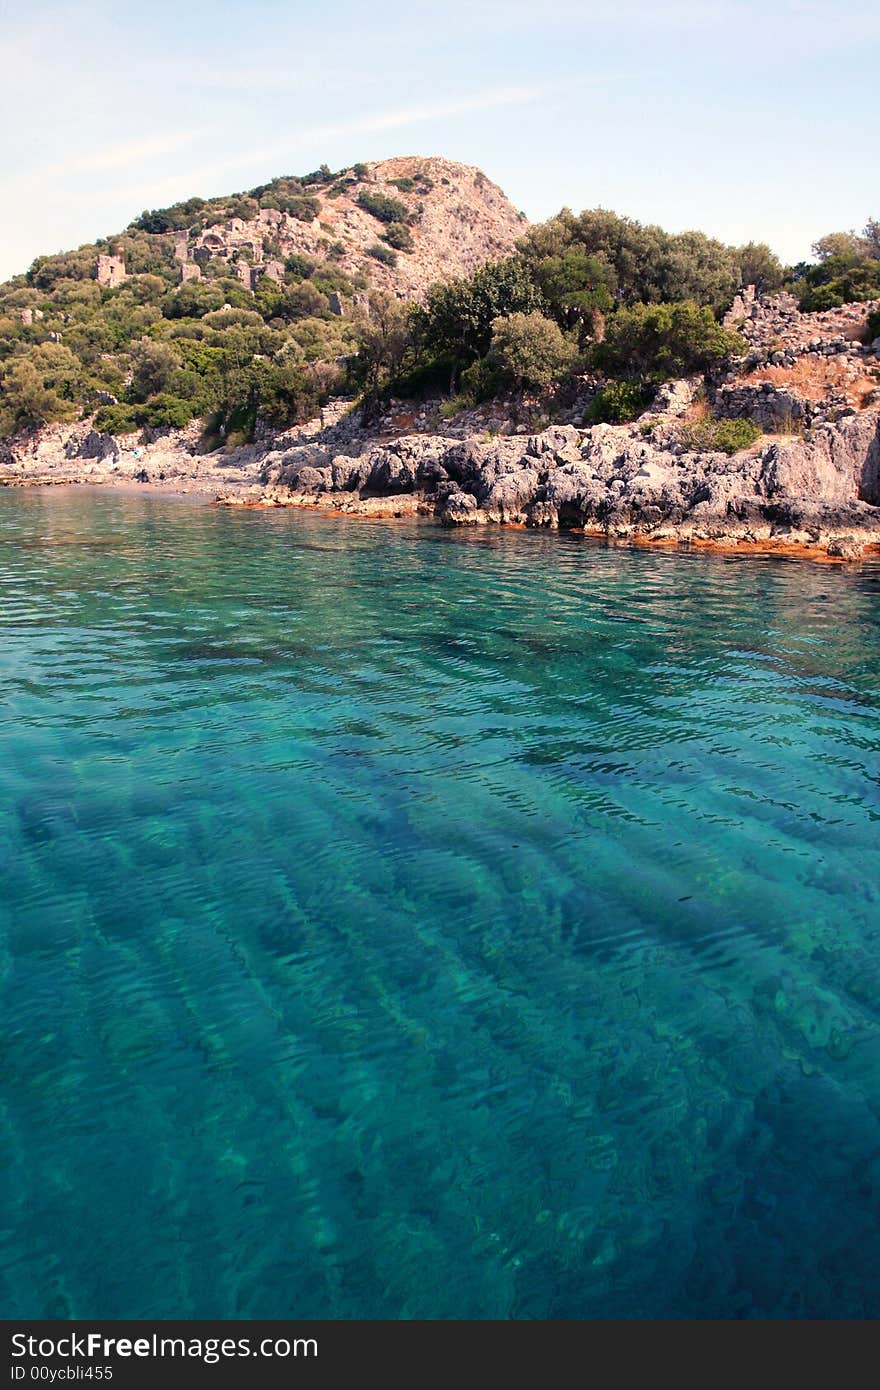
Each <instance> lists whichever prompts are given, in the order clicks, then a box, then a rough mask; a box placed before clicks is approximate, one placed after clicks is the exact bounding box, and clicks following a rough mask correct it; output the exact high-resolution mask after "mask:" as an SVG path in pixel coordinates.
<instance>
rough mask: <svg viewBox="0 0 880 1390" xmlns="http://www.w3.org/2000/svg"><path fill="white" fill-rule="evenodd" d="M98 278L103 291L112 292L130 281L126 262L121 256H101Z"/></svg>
mask: <svg viewBox="0 0 880 1390" xmlns="http://www.w3.org/2000/svg"><path fill="white" fill-rule="evenodd" d="M97 278H98V284H99V285H100V286H101V287H102V289H108V290H112V289H115V288H116V286H117V285H123V284H125V281H126V280H127V279H128V275H127V274H126V271H125V261H124V260H123V259H122V257H121V256H99V257H98V276H97Z"/></svg>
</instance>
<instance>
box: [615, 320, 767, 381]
mask: <svg viewBox="0 0 880 1390" xmlns="http://www.w3.org/2000/svg"><path fill="white" fill-rule="evenodd" d="M745 347H746V345H745V343H744V341H743V339H742V338H741V337H740V336H739V334H738V333H731V332H730V331H729V330H727V329H725V328H722V326H721V324H720V323H719V322H718V321H717V319H716V318H715V315H714V314H713V313H712V310H711V309H710V308H708V307H707V306H705V305H703V306H701V305H699V304H694V303H683V304H634V305H632V307H631V308H622V309H618V311H617V313H616V314H615V315H614V317H613V318H612V319H611V320H610V321H609V324H608V333H607V335H606V338H605V341H604V343H603V344H602V345H601V347H600V348H598V349H597V350H596V356H597V360H598V361H599V363H600V365H601V366H603V367H605V368H606V369H608V370H610V371H612V372H617V373H620V374H622V375H624V376H641V375H648V376H652V377H654V378H655V379H659V380H665V379H669V378H671V377H677V376H685V375H687V374H688V373H690V372H698V371H708V370H709V369H710V368H713V367H719V366H721V365H722V364H723V363H724V362H726V361H728V360H729V359H730V358H731V357H735V356H738V355H739V354H740V353H742V352H744V351H745Z"/></svg>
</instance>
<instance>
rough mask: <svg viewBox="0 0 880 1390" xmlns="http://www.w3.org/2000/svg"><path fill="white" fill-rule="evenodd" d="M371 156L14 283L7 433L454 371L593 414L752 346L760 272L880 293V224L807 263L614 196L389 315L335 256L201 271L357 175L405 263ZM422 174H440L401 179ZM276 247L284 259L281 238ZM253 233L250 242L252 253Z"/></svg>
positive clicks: (259, 404) (453, 375)
mask: <svg viewBox="0 0 880 1390" xmlns="http://www.w3.org/2000/svg"><path fill="white" fill-rule="evenodd" d="M366 173H367V170H366V167H365V166H363V165H355V166H353V167H352V168H351V169H349V170H343V171H341V172H339V173H335V174H334V173H332V172H331V171H330V170H329V168H327V166H326V165H325V166H322V167H321V169H319V170H316V171H315V172H314V173H312V174H307V175H304V176H301V177H298V178H294V177H284V178H278V179H273V180H272V181H271V182H269V183H267V184H263V185H260V186H258V187H256V188H252V189H250V190H249V191H248V192H247V193H239V194H234V195H231V196H229V197H226V198H215V199H209V200H206V199H201V198H191V199H189V200H187V201H186V202H181V203H176V204H174V205H173V206H172V207H168V208H163V209H153V210H150V211H146V212H144V213H142V214H141V216H140V217H138V218H137V219H135V221H134V222H133V223H132V224H131V226H130V227H129V228H128V229H127V230H126V231H125V232H124V233H122V234H121V235H119V236H116V237H113V238H110V239H108V240H104V241H101V242H97V243H95V244H93V245H89V246H83V247H80V248H79V249H78V250H76V251H71V252H67V253H64V254H61V255H56V256H40V257H38V258H37V259H36V260H35V261H34V263H33V265H32V266H31V267H30V269H29V270H28V272H27V274H25V275H22V276H17V277H16V278H15V279H13V280H11V281H9V282H7V284H5V285H3V286H0V433H2V434H6V435H8V434H11V433H14V432H17V431H20V430H26V429H31V428H35V427H38V426H40V425H43V424H46V423H48V422H51V421H70V420H74V419H77V418H80V417H82V416H88V415H94V418H95V424H96V427H97V428H99V429H103V430H108V431H111V432H114V433H124V432H127V431H130V430H135V429H141V428H147V429H161V428H165V427H172V426H176V427H181V426H183V425H186V424H187V423H189V422H190V421H192V420H194V419H199V420H202V421H204V422H205V424H204V439H205V445H206V447H209V446H215V445H219V444H223V443H227V444H229V443H233V444H234V443H239V442H241V441H243V440H245V439H248V438H250V437H251V436H252V434H253V430H254V427H255V425H256V423H257V421H258V419H263V420H265V421H266V422H267V423H269V424H271V425H276V426H279V427H280V426H284V425H286V424H289V423H291V422H294V421H298V420H302V419H305V418H307V417H308V416H310V415H312V414H313V413H314V412H315V411H316V409H317V408H318V406H319V405H320V404H321V403H322V402H323V401H325V400H326V399H327V397H328V396H329V395H330V394H331V393H339V392H345V393H350V394H362V395H363V396H364V397H365V398H366V399H367V401H368V402H369V401H377V400H378V399H379V398H380V397H381V395H382V393H383V392H386V391H388V390H390V389H393V390H395V391H398V392H400V393H410V394H419V393H424V392H425V391H426V390H428V389H432V390H434V391H437V390H438V389H439V390H448V391H449V394H450V395H451V396H455V399H456V401H457V402H459V403H462V402H463V403H467V402H474V401H479V400H484V399H487V398H489V397H492V396H494V395H496V394H498V393H499V392H502V391H508V390H510V391H530V392H538V393H553V392H559V391H562V392H564V391H565V390H566V389H567V383H569V382H574V381H575V380H576V378H577V376H578V375H579V374H584V373H591V374H593V375H594V376H599V377H600V378H602V379H604V386H603V389H602V390H600V391H599V392H598V393H597V394H596V395H595V398H594V401H593V406H592V418H594V419H607V420H625V419H631V418H634V417H635V416H636V415H638V414H639V413H640V411H641V410H642V409H643V407H644V404H645V402H646V401H647V400H648V399H649V398H650V396H651V393H652V391H653V390H654V388H655V387H656V384H657V383H658V382H659V381H660V380H662V379H664V378H668V377H670V376H676V375H681V374H683V373H687V372H695V371H711V370H713V369H716V368H719V367H721V366H723V365H724V364H725V363H726V362H727V361H729V360H730V359H731V358H733V357H736V356H737V355H739V354H740V353H742V352H743V351H744V350H745V344H744V343H743V341H742V339H740V338H739V336H738V335H737V334H732V333H730V332H728V331H726V330H725V329H724V328H723V327H722V326H721V323H720V317H721V315H722V314H723V311H724V310H725V309H726V308H727V306H728V305H729V304H730V302H731V300H732V298H733V295H734V294H735V293H736V291H737V290H738V289H740V288H741V287H742V286H743V285H745V284H752V283H754V284H757V285H758V286H759V287H760V288H762V289H764V290H768V291H772V290H776V289H779V288H780V287H782V286H783V285H786V286H788V287H789V288H792V289H794V291H795V292H796V293H797V294H798V295H799V297H800V300H801V304H802V306H803V307H805V308H825V307H831V306H832V305H836V304H840V303H843V302H845V301H846V300H849V299H856V298H869V297H872V296H874V295H876V296H878V297H880V224H878V223H877V222H876V221H871V222H869V223H868V226H867V227H866V228H865V231H864V232H863V234H862V235H861V236H855V235H854V234H853V233H836V234H832V235H829V236H827V237H824V238H822V240H821V241H820V242H818V243H817V244H816V246H815V248H814V250H815V255H816V260H815V262H814V263H811V264H809V265H802V266H799V267H795V269H794V270H793V271H789V272H786V270H785V269H784V267H783V266H782V265H781V264H780V262H779V261H778V260H777V258H776V257H775V256H774V255H773V254H772V252H771V251H770V250H769V249H768V247H766V246H764V245H762V244H754V243H752V244H749V245H748V246H742V247H731V246H724V245H723V244H722V243H720V242H718V241H715V240H713V239H712V238H709V237H706V236H704V235H702V234H701V233H699V232H686V233H681V234H678V235H672V234H670V233H667V232H664V231H663V230H662V229H661V228H659V227H653V226H645V225H642V224H641V223H639V222H635V221H633V220H632V219H629V218H626V217H618V216H616V215H615V214H614V213H612V212H607V211H605V210H602V209H594V210H592V211H587V212H583V213H581V214H579V215H575V214H574V213H572V212H570V211H568V210H563V211H562V212H561V213H559V215H558V216H556V217H553V218H551V219H550V221H549V222H546V223H544V224H542V225H540V226H535V227H532V228H530V230H529V231H528V232H527V233H526V235H525V236H524V237H523V239H522V241H521V242H520V244H519V246H518V248H517V250H516V252H515V253H514V254H512V255H510V256H508V257H506V258H504V259H502V260H500V261H497V262H493V263H491V264H488V265H485V266H483V267H482V268H480V269H479V270H477V271H476V272H475V273H474V274H473V275H471V276H469V277H458V278H451V279H448V280H445V281H443V282H441V283H438V284H435V285H434V286H433V287H432V288H431V289H430V291H429V292H428V295H427V297H426V302H425V304H424V305H422V306H417V305H413V304H408V303H404V302H402V301H400V300H397V299H394V298H393V297H390V296H387V295H383V294H380V293H378V292H375V291H374V292H372V293H371V295H370V306H369V313H359V314H358V315H357V316H355V317H346V318H343V317H340V316H339V315H338V314H334V313H332V312H331V310H330V296H331V294H333V293H334V292H335V293H336V294H342V295H345V296H351V295H352V294H353V293H355V292H356V291H363V290H365V289H367V288H368V283H367V281H366V280H365V279H363V278H361V279H358V280H357V281H354V280H352V279H350V278H349V277H348V276H346V275H345V274H344V273H343V272H342V271H341V270H340V269H339V268H338V264H336V263H335V262H334V258H333V253H332V249H331V251H330V252H329V253H328V255H327V258H326V259H323V260H312V259H309V258H308V257H306V256H303V255H292V256H289V257H288V259H287V260H286V262H285V265H284V273H283V283H280V284H277V283H275V282H274V281H273V280H272V279H269V278H267V277H265V276H264V277H263V278H262V279H260V280H259V281H258V282H257V284H256V287H255V288H254V289H250V288H247V287H246V286H245V284H243V283H242V280H241V279H240V278H239V277H238V275H237V274H236V266H235V264H234V257H233V260H232V262H229V261H224V260H221V259H214V260H208V261H206V262H204V263H203V264H202V278H201V279H200V280H196V281H189V282H186V283H184V284H179V283H178V281H179V274H180V270H179V265H178V263H177V261H176V260H175V255H174V235H173V234H175V233H177V234H180V233H181V232H183V231H187V232H189V231H193V232H194V233H197V232H199V231H203V230H204V229H206V228H208V227H211V226H214V225H217V224H218V223H220V222H223V221H227V220H228V219H230V218H232V217H238V218H242V219H243V220H245V221H253V220H254V219H255V218H256V216H257V213H258V212H259V210H260V209H266V208H274V209H277V210H278V211H281V212H284V213H287V214H289V215H291V216H293V217H297V218H304V219H306V220H309V221H311V220H312V219H313V218H314V217H315V215H316V213H317V211H318V210H319V208H320V203H319V200H318V198H317V197H316V196H315V194H316V190H318V189H320V190H321V192H322V193H323V194H325V195H326V196H336V195H337V194H339V193H341V192H343V191H354V192H355V193H356V201H357V203H358V204H359V206H360V207H361V209H362V210H363V211H365V212H367V213H368V214H369V215H370V216H371V217H373V218H374V219H375V223H376V236H377V240H376V244H375V245H374V246H373V247H371V248H370V255H371V256H372V257H374V258H375V259H376V261H377V262H379V261H380V262H383V263H384V264H386V265H387V266H391V267H393V266H394V264H395V262H396V258H397V255H398V253H404V254H407V253H412V252H413V248H414V243H413V238H412V234H411V231H410V225H411V222H412V215H411V213H410V212H409V211H408V209H407V206H406V205H405V204H404V203H403V202H402V201H401V200H398V199H397V198H395V197H392V196H390V195H388V194H387V193H384V192H382V191H380V190H377V189H371V188H370V187H369V185H368V184H367V185H365V184H364V182H363V180H364V177H365V175H366ZM396 186H397V188H398V189H399V190H400V192H402V193H405V194H409V193H413V192H415V193H420V192H421V193H426V192H428V191H429V181H427V180H426V179H425V178H424V177H423V176H419V178H418V179H398V180H396ZM263 251H264V255H265V256H266V257H267V258H270V257H271V258H274V259H281V251H280V248H279V247H278V245H277V243H274V242H272V240H271V237H270V235H269V234H266V235H265V236H264V244H263ZM99 253H110V254H113V255H119V256H122V257H124V259H125V265H126V270H127V272H128V279H127V280H126V281H125V283H123V284H122V285H119V286H117V287H114V288H105V287H102V286H100V285H99V284H98V282H97V278H96V266H97V257H98V255H99ZM246 254H247V253H246V252H240V253H238V252H237V253H235V255H246Z"/></svg>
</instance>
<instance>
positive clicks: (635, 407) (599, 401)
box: [587, 381, 651, 425]
mask: <svg viewBox="0 0 880 1390" xmlns="http://www.w3.org/2000/svg"><path fill="white" fill-rule="evenodd" d="M650 399H651V391H650V388H649V387H648V386H646V385H645V383H644V382H642V381H612V382H611V383H610V384H609V385H608V386H606V387H604V389H603V390H601V391H599V392H598V393H597V394H596V395H595V396H594V397H593V399H592V401H591V403H590V409H589V411H588V412H587V422H588V423H589V424H591V425H598V424H609V425H626V424H628V423H629V422H630V420H635V419H637V417H638V416H639V415H641V413H642V411H643V410H644V408H645V406H646V405H647V404H648V402H649V401H650Z"/></svg>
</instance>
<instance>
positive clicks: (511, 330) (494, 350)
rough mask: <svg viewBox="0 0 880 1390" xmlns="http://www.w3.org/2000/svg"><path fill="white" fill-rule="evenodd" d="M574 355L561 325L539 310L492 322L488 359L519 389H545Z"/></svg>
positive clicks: (555, 379)
mask: <svg viewBox="0 0 880 1390" xmlns="http://www.w3.org/2000/svg"><path fill="white" fill-rule="evenodd" d="M575 356H576V349H575V348H574V346H573V345H572V343H570V342H569V340H568V339H567V338H566V337H565V336H564V334H563V333H562V331H561V329H560V327H559V325H558V324H557V323H555V322H554V321H553V319H548V318H545V316H544V315H543V314H542V313H541V312H540V311H539V310H537V309H533V310H532V312H531V313H530V314H509V315H508V316H507V317H506V318H502V317H498V318H496V319H495V320H494V321H493V323H492V341H491V343H490V346H489V361H490V362H491V363H492V364H493V365H494V366H496V367H497V368H498V369H499V371H500V372H501V373H502V375H504V376H505V377H507V378H508V379H509V380H510V381H511V382H512V383H513V385H514V386H516V387H517V388H518V389H519V390H524V389H526V388H532V389H534V390H537V391H546V390H547V389H548V387H550V386H552V385H553V384H554V382H557V381H559V380H560V379H561V378H562V377H563V376H564V375H565V374H566V372H568V371H569V370H570V369H571V367H572V365H573V363H574V359H575Z"/></svg>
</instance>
